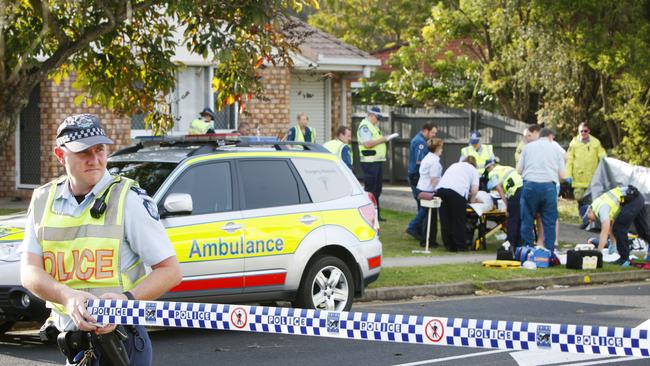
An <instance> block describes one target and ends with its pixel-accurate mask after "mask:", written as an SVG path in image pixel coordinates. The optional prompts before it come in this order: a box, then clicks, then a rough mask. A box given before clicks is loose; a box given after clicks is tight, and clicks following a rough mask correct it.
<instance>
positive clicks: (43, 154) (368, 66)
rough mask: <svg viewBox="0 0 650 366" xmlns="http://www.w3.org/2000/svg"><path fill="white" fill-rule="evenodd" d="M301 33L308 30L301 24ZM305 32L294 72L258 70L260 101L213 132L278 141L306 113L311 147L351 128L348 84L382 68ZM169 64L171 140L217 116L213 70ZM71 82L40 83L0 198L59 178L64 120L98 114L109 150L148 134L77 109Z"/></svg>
mask: <svg viewBox="0 0 650 366" xmlns="http://www.w3.org/2000/svg"><path fill="white" fill-rule="evenodd" d="M302 27H305V28H307V27H309V26H308V25H306V24H304V23H303V24H302ZM310 31H312V33H311V34H310V35H309V36H308V37H307V38H306V40H305V42H304V43H303V45H302V46H301V48H300V52H299V53H298V54H295V55H293V56H292V57H293V60H294V67H293V68H291V69H289V68H287V67H266V68H264V69H263V70H262V71H261V75H262V78H263V82H264V84H265V88H266V91H265V95H264V97H265V100H260V99H253V100H251V101H250V102H248V103H247V104H246V105H245V109H246V111H247V112H246V113H241V114H240V113H238V109H239V108H238V107H237V106H232V107H230V108H225V109H224V110H222V111H219V112H217V114H218V116H217V117H218V118H217V121H216V123H215V124H216V129H217V130H220V131H232V130H233V129H236V128H237V126H238V125H239V123H241V122H244V121H245V122H248V123H250V124H251V125H252V126H253V128H258V129H259V131H260V134H262V135H274V136H276V135H282V134H284V133H285V132H286V130H287V129H288V128H289V127H291V126H292V125H294V124H295V121H296V115H297V114H298V113H307V115H308V116H309V118H310V125H311V126H312V127H314V128H316V131H317V132H316V136H317V142H320V143H323V142H325V141H327V140H329V139H330V138H331V137H332V132H333V131H334V130H335V129H336V128H337V127H338V126H339V125H350V123H351V118H352V108H351V94H350V82H351V80H355V79H357V78H358V77H359V76H361V75H365V76H369V74H370V73H371V72H372V71H373V70H374V69H375V68H376V67H377V66H379V64H380V61H379V60H377V59H376V58H374V57H372V56H370V55H369V54H367V53H365V52H363V51H361V50H359V49H357V48H355V47H352V46H350V45H347V44H345V43H343V42H341V41H340V40H338V39H336V38H334V37H333V36H331V35H329V34H326V33H324V32H321V31H318V30H314V29H310ZM173 59H174V60H175V61H179V62H180V63H182V64H184V65H185V67H183V68H180V69H179V72H178V75H177V81H176V86H177V87H176V90H174V92H173V93H172V95H171V96H170V101H171V103H170V107H171V110H172V113H173V114H174V116H175V117H176V119H177V122H176V124H175V126H174V127H173V128H172V130H171V131H170V134H172V135H182V134H185V132H186V131H187V130H188V128H189V124H190V122H191V120H192V119H194V118H196V117H197V115H198V112H199V111H200V110H201V109H203V108H204V107H206V106H211V107H212V109H213V110H215V109H216V108H214V100H215V98H214V94H213V92H212V90H211V78H212V75H213V68H212V66H213V65H211V64H210V63H209V62H206V60H204V59H203V58H201V57H200V56H198V55H193V54H190V53H188V52H187V51H186V50H185V48H184V47H181V49H179V50H178V51H177V54H176V55H175V56H174V58H173ZM72 79H73V77H71V78H70V79H68V80H64V81H62V82H61V84H59V85H56V84H54V82H52V81H45V82H43V83H41V85H40V87H38V88H36V89H35V90H34V91H33V92H32V94H31V96H30V102H29V104H28V106H27V107H26V108H25V109H24V110H23V112H22V113H21V115H20V121H19V123H18V124H17V128H16V133H15V134H14V136H15V137H14V138H13V139H11V140H10V141H9V142H8V143H7V144H6V145H5V147H4V150H3V151H0V156H1V157H2V158H1V159H0V197H11V198H13V197H16V198H21V199H29V198H30V197H31V193H32V190H33V189H34V188H35V187H38V186H39V185H41V184H43V183H45V182H47V181H49V180H51V179H53V178H55V177H57V176H59V175H61V174H63V169H62V167H61V166H60V164H59V163H58V162H57V160H56V158H55V157H54V154H53V153H52V149H53V148H54V140H55V134H56V128H57V126H58V124H59V123H60V122H61V121H62V120H63V119H64V118H65V117H66V116H68V115H70V114H76V113H93V114H96V115H98V116H99V117H100V118H101V120H102V123H103V126H104V127H105V129H106V130H107V131H106V132H107V134H108V135H109V136H110V137H111V138H112V139H113V140H114V141H115V146H113V147H112V149H117V148H121V147H124V146H128V145H129V144H131V143H132V138H133V137H135V136H139V135H147V134H150V132H149V131H147V130H145V129H144V126H143V123H142V116H137V115H136V116H118V115H116V114H114V113H111V112H110V111H108V110H105V109H103V108H101V107H98V106H95V105H93V106H91V107H85V106H75V104H74V103H73V99H74V97H75V96H76V91H75V90H74V89H73V88H72V83H73V82H74V80H72Z"/></svg>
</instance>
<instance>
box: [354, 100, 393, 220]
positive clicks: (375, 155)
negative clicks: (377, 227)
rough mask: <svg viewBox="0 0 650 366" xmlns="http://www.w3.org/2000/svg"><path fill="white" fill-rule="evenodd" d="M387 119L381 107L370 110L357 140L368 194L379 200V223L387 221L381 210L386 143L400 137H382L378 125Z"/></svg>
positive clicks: (362, 122)
mask: <svg viewBox="0 0 650 366" xmlns="http://www.w3.org/2000/svg"><path fill="white" fill-rule="evenodd" d="M385 117H387V116H386V115H385V114H383V113H381V109H379V107H371V108H369V109H368V116H367V117H366V118H364V119H363V120H362V121H361V123H360V124H359V128H358V130H357V140H358V141H359V160H360V161H361V169H362V170H363V182H364V189H365V190H366V192H370V193H372V194H373V195H374V196H375V199H376V200H377V212H378V213H379V221H385V219H384V218H382V217H381V211H380V209H379V196H380V195H381V188H382V177H383V169H382V167H383V164H384V162H385V161H386V142H388V141H390V140H391V139H393V138H395V137H397V136H398V134H396V133H394V134H392V135H390V136H388V137H385V136H382V134H381V130H380V129H379V127H377V125H378V124H379V118H385Z"/></svg>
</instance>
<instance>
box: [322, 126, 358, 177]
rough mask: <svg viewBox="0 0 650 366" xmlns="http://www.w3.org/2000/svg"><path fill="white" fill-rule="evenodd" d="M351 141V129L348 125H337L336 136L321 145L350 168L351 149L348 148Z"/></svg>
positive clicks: (351, 159)
mask: <svg viewBox="0 0 650 366" xmlns="http://www.w3.org/2000/svg"><path fill="white" fill-rule="evenodd" d="M350 141H352V130H350V127H348V126H339V128H337V129H336V138H335V139H333V140H329V141H327V142H326V143H324V144H323V146H324V147H325V148H326V149H327V150H329V151H330V152H331V153H332V154H334V155H336V156H338V157H339V158H340V159H341V160H342V161H343V162H344V163H345V165H347V166H348V168H350V169H352V161H353V158H352V150H351V149H350Z"/></svg>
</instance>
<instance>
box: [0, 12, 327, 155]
mask: <svg viewBox="0 0 650 366" xmlns="http://www.w3.org/2000/svg"><path fill="white" fill-rule="evenodd" d="M305 6H311V7H316V8H317V7H318V6H319V4H318V1H317V0H264V1H260V0H240V1H216V0H212V1H208V0H167V1H153V0H114V1H104V0H74V1H72V0H60V1H59V0H55V1H51V0H50V1H47V0H20V1H18V0H15V1H14V0H0V28H1V30H2V31H1V33H0V147H1V146H2V144H3V142H4V141H7V139H8V137H9V136H11V134H13V131H14V130H15V123H16V121H17V119H18V118H17V116H18V114H19V113H20V111H21V109H22V108H24V107H25V105H26V104H27V101H28V96H29V93H30V92H31V90H32V89H33V88H34V87H36V86H37V85H38V84H39V83H40V82H41V81H43V80H47V78H53V79H54V80H55V81H58V80H60V79H61V78H63V77H67V76H68V75H70V74H71V73H72V72H75V73H76V76H77V78H76V82H75V84H74V86H75V87H77V88H78V89H79V91H80V94H79V96H78V97H77V98H76V101H77V102H79V103H81V102H85V103H87V104H91V103H99V104H101V105H103V106H105V107H107V108H109V109H111V110H113V111H115V112H117V113H121V114H126V115H129V114H134V113H146V114H147V117H146V122H147V123H148V124H149V125H150V126H152V127H153V129H154V131H156V132H164V131H165V130H167V129H169V128H170V127H171V126H172V124H173V119H172V116H171V114H170V112H169V109H168V108H165V105H166V102H167V101H166V100H165V98H166V97H167V95H169V93H170V91H171V90H172V89H173V87H174V80H175V73H176V70H177V68H178V66H179V65H178V64H175V63H173V62H172V60H171V57H172V56H173V55H174V53H175V50H176V49H177V48H179V47H186V48H187V49H188V50H189V51H191V52H193V53H196V54H199V55H202V56H203V57H204V58H206V59H207V60H209V61H211V62H214V63H215V64H216V71H215V78H214V80H213V87H214V88H215V89H216V90H217V91H219V92H220V93H219V94H218V100H217V103H218V104H219V105H225V104H232V103H234V102H236V101H238V102H240V103H244V102H245V101H246V99H247V98H248V97H249V96H250V93H254V94H259V93H261V92H262V90H263V86H262V84H261V82H260V79H259V77H258V74H257V71H258V68H259V67H260V66H261V65H262V63H272V64H274V65H276V64H286V65H291V59H290V52H291V51H295V50H297V46H298V44H299V43H300V41H301V40H302V39H301V37H302V35H301V34H299V33H298V32H296V31H295V30H294V28H295V27H294V24H293V23H292V21H291V18H290V17H287V16H286V15H288V14H294V13H296V12H301V11H302V10H303V7H305Z"/></svg>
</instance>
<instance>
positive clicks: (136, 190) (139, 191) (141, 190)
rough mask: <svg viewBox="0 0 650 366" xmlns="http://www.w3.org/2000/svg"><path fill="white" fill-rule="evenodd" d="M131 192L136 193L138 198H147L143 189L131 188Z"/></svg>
mask: <svg viewBox="0 0 650 366" xmlns="http://www.w3.org/2000/svg"><path fill="white" fill-rule="evenodd" d="M131 190H132V191H133V192H135V193H137V194H138V195H139V196H148V194H147V191H145V190H144V189H142V188H140V187H137V186H131Z"/></svg>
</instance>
